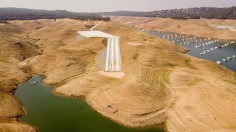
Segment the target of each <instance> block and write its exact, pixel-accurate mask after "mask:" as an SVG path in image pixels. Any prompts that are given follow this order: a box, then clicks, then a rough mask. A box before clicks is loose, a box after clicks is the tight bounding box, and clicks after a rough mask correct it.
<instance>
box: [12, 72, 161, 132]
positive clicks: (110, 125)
mask: <svg viewBox="0 0 236 132" xmlns="http://www.w3.org/2000/svg"><path fill="white" fill-rule="evenodd" d="M43 79H44V78H43V77H42V76H40V75H34V76H33V77H32V78H31V79H29V80H28V81H27V82H24V83H21V84H20V85H19V87H18V89H17V90H16V91H15V96H16V97H17V98H19V99H20V100H21V102H22V104H23V107H24V108H25V110H26V111H27V114H26V115H24V116H22V117H21V118H20V120H21V121H24V122H26V123H29V124H31V125H33V126H35V127H37V128H39V131H41V132H106V131H107V132H108V131H109V132H110V131H112V132H163V131H164V130H163V129H159V128H147V129H134V128H128V127H125V126H122V125H120V124H118V123H116V122H113V121H111V120H110V119H107V118H105V117H103V116H101V115H100V114H99V113H97V112H96V111H95V110H93V109H92V108H91V107H90V106H89V105H88V104H87V103H86V102H85V101H84V100H83V99H72V98H66V97H61V96H58V95H56V94H54V93H52V87H49V86H46V85H44V84H43V83H42V81H43ZM32 82H33V83H32Z"/></svg>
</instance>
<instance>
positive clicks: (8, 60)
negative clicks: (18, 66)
mask: <svg viewBox="0 0 236 132" xmlns="http://www.w3.org/2000/svg"><path fill="white" fill-rule="evenodd" d="M0 61H1V62H5V63H9V62H10V58H9V57H4V56H2V57H0Z"/></svg>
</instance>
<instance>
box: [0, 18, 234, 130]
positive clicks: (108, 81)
mask: <svg viewBox="0 0 236 132" xmlns="http://www.w3.org/2000/svg"><path fill="white" fill-rule="evenodd" d="M93 23H96V22H80V21H75V20H68V19H65V20H64V21H56V22H54V21H49V20H38V21H12V22H11V23H10V25H1V29H2V30H6V32H3V33H1V34H0V35H5V36H10V37H5V38H4V39H1V40H0V41H1V46H5V47H4V48H1V59H0V67H1V69H0V70H1V71H0V76H1V78H0V79H1V80H0V88H1V96H0V97H1V99H0V105H1V107H0V121H1V122H0V131H1V130H2V131H7V130H9V131H35V129H34V128H33V127H30V126H28V125H25V124H21V123H18V122H17V117H19V116H20V115H22V114H24V112H23V110H22V108H21V107H20V104H19V102H18V101H17V100H16V99H15V98H14V97H13V96H12V92H13V91H14V90H15V88H16V85H17V84H18V83H20V82H22V81H25V80H26V79H27V78H28V77H30V76H31V75H32V74H33V73H37V74H41V75H44V76H45V77H46V79H45V80H44V83H46V84H49V85H54V86H56V87H57V88H56V89H54V92H55V93H57V94H60V95H63V96H69V97H74V98H84V99H85V100H86V101H87V102H88V103H89V104H90V105H91V106H92V107H93V108H94V109H95V110H97V111H98V112H99V113H101V114H102V115H104V116H106V117H108V118H111V119H112V120H114V121H116V122H119V123H121V124H124V125H126V126H130V127H157V126H162V127H165V128H166V130H168V131H173V132H176V131H180V132H182V131H191V130H193V131H211V130H219V131H235V128H236V122H235V119H236V115H235V111H236V107H235V106H236V92H235V90H236V89H235V88H236V86H235V80H236V74H235V73H234V72H232V71H230V70H228V69H225V68H223V67H221V66H218V65H215V64H213V63H211V62H208V61H205V60H200V59H196V58H193V57H191V56H188V55H185V54H183V53H185V52H186V49H183V48H181V47H178V46H176V45H174V44H172V43H170V42H167V41H165V40H161V39H158V38H155V37H153V36H151V35H148V34H146V33H143V32H139V31H137V30H133V29H130V28H129V27H126V26H124V25H120V24H117V23H115V22H109V23H102V24H101V25H100V26H99V27H98V30H101V31H104V32H107V33H110V34H113V35H117V36H120V37H121V50H122V51H121V52H122V69H123V72H124V73H125V76H124V77H123V78H122V79H116V78H110V77H106V76H102V75H101V74H99V71H100V70H101V69H100V67H99V62H98V59H97V58H98V57H99V55H100V53H101V52H102V50H103V49H104V48H105V46H106V45H105V43H104V39H102V38H92V39H86V40H83V41H81V42H80V43H78V42H76V39H75V38H76V36H77V33H76V31H77V30H86V29H87V28H86V25H88V24H89V25H90V24H93ZM10 29H11V30H10ZM20 40H22V41H20ZM19 41H20V42H21V44H23V49H24V48H25V49H27V48H30V49H32V50H29V52H21V51H22V49H21V48H20V47H14V46H15V45H14V44H15V43H16V42H19ZM132 44H138V45H132ZM6 47H8V48H12V49H14V50H6ZM8 51H9V52H10V53H11V56H10V54H8ZM23 53H25V54H24V55H25V58H24V59H25V60H21V59H20V58H18V57H19V54H23ZM3 55H4V56H5V57H2V56H3ZM2 78H3V79H2Z"/></svg>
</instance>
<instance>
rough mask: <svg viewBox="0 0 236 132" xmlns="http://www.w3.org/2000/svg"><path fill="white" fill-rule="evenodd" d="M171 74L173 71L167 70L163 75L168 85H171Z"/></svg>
mask: <svg viewBox="0 0 236 132" xmlns="http://www.w3.org/2000/svg"><path fill="white" fill-rule="evenodd" d="M170 73H171V71H170V70H167V71H165V72H164V73H163V74H162V77H163V79H164V81H165V82H166V83H168V84H170V79H169V77H170Z"/></svg>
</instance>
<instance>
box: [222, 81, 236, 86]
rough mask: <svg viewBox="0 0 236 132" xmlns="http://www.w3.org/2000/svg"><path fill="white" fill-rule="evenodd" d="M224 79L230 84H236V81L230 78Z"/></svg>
mask: <svg viewBox="0 0 236 132" xmlns="http://www.w3.org/2000/svg"><path fill="white" fill-rule="evenodd" d="M223 81H225V82H227V83H230V84H233V85H235V86H236V81H232V80H228V79H223Z"/></svg>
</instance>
